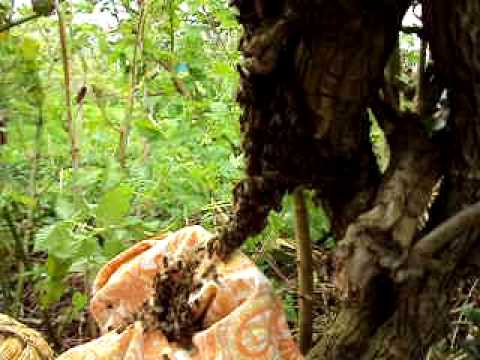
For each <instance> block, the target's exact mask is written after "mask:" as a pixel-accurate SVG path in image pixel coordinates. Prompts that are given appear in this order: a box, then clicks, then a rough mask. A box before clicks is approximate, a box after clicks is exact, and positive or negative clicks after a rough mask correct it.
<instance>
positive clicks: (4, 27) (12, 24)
mask: <svg viewBox="0 0 480 360" xmlns="http://www.w3.org/2000/svg"><path fill="white" fill-rule="evenodd" d="M40 16H42V15H41V14H32V15H29V16H26V17H24V18H22V19H19V20H17V21H13V22H10V23H7V24H5V25H2V26H0V33H2V32H5V31H7V30H9V29H11V28H13V27H15V26H19V25H22V24H24V23H26V22H28V21H31V20H34V19H36V18H39V17H40Z"/></svg>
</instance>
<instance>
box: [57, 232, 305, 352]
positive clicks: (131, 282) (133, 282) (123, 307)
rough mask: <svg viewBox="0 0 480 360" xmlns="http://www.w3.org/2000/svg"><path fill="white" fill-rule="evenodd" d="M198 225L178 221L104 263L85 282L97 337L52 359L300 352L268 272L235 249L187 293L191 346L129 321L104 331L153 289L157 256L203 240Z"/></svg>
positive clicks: (128, 315)
mask: <svg viewBox="0 0 480 360" xmlns="http://www.w3.org/2000/svg"><path fill="white" fill-rule="evenodd" d="M210 237H211V234H210V233H209V232H207V231H206V230H204V229H203V228H202V227H199V226H192V227H186V228H184V229H181V230H179V231H177V232H175V233H172V234H170V235H168V236H166V237H164V238H163V239H150V240H144V241H142V242H140V243H138V244H136V245H135V246H133V247H132V248H130V249H129V250H127V251H125V252H124V253H122V254H120V255H118V256H117V257H116V258H114V259H113V260H112V261H110V262H109V263H108V264H107V265H105V266H104V267H103V268H102V269H101V270H100V272H99V273H98V274H97V277H96V279H95V282H94V286H93V298H92V301H91V303H90V311H91V313H92V314H93V316H94V317H95V319H96V321H97V323H98V325H99V327H100V329H101V332H102V334H104V335H103V336H101V337H100V338H98V339H96V340H93V341H91V342H90V343H87V344H85V345H81V346H78V347H76V348H73V349H71V350H69V351H67V352H66V353H64V354H63V355H61V356H60V357H59V360H87V359H88V360H103V359H131V360H143V359H144V360H157V359H160V360H163V359H185V360H207V359H208V360H210V359H222V360H229V359H232V360H237V359H238V360H242V359H257V360H274V359H275V360H276V359H282V360H296V359H302V357H301V355H300V353H299V350H298V348H297V346H296V344H295V342H294V341H293V338H292V336H291V334H290V331H289V329H288V326H287V323H286V320H285V317H284V313H283V308H282V304H281V301H280V300H279V299H278V298H276V297H275V296H274V294H273V289H272V287H271V284H270V283H269V281H268V279H267V278H266V277H265V276H264V275H263V274H262V273H261V272H260V271H259V270H258V268H257V267H256V266H255V265H254V264H253V263H252V262H251V261H250V260H249V259H248V258H247V257H246V256H245V255H243V254H242V253H241V252H237V253H235V254H234V256H232V257H231V259H230V260H229V261H228V262H226V263H224V262H218V263H217V264H215V265H216V270H217V274H218V277H217V279H216V281H213V280H205V281H204V282H203V286H202V287H201V289H200V290H199V291H198V292H197V293H195V294H192V296H191V299H190V300H191V303H192V304H193V303H194V300H195V299H198V300H199V302H198V303H199V304H200V305H199V307H198V308H197V311H201V312H202V313H203V312H205V315H204V320H203V321H204V322H203V329H204V330H202V331H199V332H197V333H196V334H194V336H193V347H192V348H191V349H183V348H181V347H180V346H179V345H178V344H176V343H170V342H168V341H167V339H166V338H165V336H163V334H162V333H161V332H160V331H159V330H150V331H145V330H144V328H143V325H142V323H141V322H135V323H134V324H132V325H130V326H129V327H127V328H126V329H125V330H124V331H123V332H121V333H117V332H116V331H110V330H111V329H115V328H117V327H118V326H119V325H120V324H122V323H125V322H128V319H131V318H132V315H133V314H135V313H137V312H138V311H140V310H141V308H142V306H143V305H144V303H145V302H146V301H148V300H149V299H150V298H151V297H152V296H153V295H154V290H153V282H154V279H155V277H156V275H157V274H159V273H161V272H162V271H163V270H164V258H165V257H167V256H168V259H169V260H171V259H175V257H177V256H178V255H179V254H183V253H185V252H186V251H189V249H190V250H191V249H192V248H193V247H194V246H196V245H198V244H200V243H202V242H205V241H207V240H208V239H209V238H210Z"/></svg>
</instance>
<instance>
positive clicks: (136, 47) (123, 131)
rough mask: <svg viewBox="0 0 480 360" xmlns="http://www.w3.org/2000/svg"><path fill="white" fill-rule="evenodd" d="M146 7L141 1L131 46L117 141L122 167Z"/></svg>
mask: <svg viewBox="0 0 480 360" xmlns="http://www.w3.org/2000/svg"><path fill="white" fill-rule="evenodd" d="M146 7H147V0H145V1H142V2H141V8H140V15H139V19H138V25H137V36H136V39H135V45H134V48H133V58H132V68H131V73H130V87H129V92H128V102H127V107H126V109H125V117H124V119H123V124H122V127H121V129H120V141H119V149H118V152H119V154H118V160H119V162H120V166H121V167H122V168H125V167H126V161H127V159H126V157H127V144H128V137H129V135H130V127H131V121H132V113H133V105H134V101H135V89H136V83H137V68H138V62H137V57H138V50H139V47H141V46H142V42H143V33H144V29H145V17H146V11H145V10H146Z"/></svg>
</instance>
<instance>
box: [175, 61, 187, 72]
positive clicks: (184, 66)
mask: <svg viewBox="0 0 480 360" xmlns="http://www.w3.org/2000/svg"><path fill="white" fill-rule="evenodd" d="M175 71H176V72H177V73H182V72H188V65H187V64H186V63H180V64H177V66H175Z"/></svg>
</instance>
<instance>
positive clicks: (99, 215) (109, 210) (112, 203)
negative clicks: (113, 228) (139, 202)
mask: <svg viewBox="0 0 480 360" xmlns="http://www.w3.org/2000/svg"><path fill="white" fill-rule="evenodd" d="M132 197H133V189H132V188H131V187H129V186H128V185H119V186H117V187H116V188H114V189H112V190H110V191H108V192H106V193H105V194H104V195H103V196H102V197H101V199H100V201H99V203H98V207H97V209H96V219H97V223H98V225H99V226H100V227H107V226H109V225H115V224H118V223H120V222H121V221H122V220H123V218H124V217H125V216H126V215H127V214H128V212H129V211H130V201H131V200H132Z"/></svg>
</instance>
